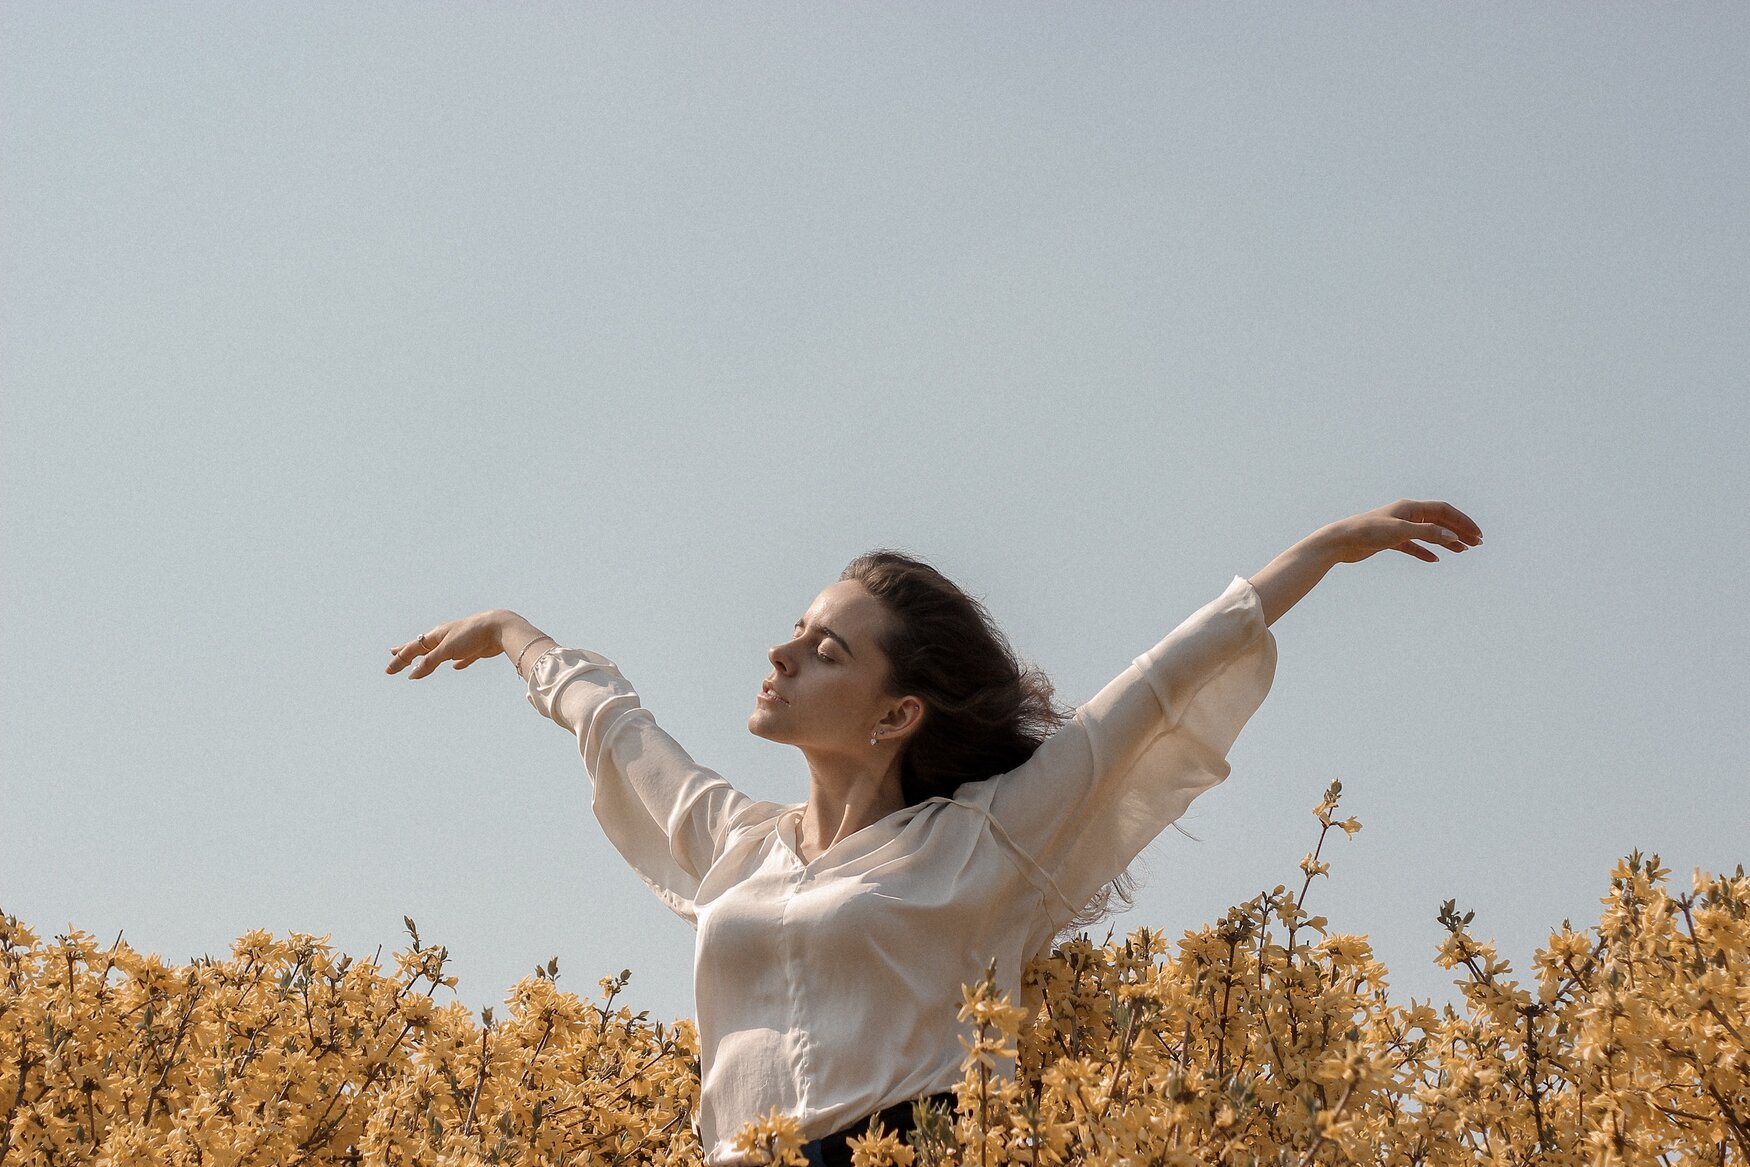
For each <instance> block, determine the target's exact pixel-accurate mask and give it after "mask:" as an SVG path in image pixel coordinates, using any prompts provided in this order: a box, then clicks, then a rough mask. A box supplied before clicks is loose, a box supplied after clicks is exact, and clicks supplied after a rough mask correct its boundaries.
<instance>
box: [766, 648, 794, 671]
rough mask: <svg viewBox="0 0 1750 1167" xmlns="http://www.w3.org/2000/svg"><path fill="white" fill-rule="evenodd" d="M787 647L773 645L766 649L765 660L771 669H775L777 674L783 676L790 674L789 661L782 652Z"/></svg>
mask: <svg viewBox="0 0 1750 1167" xmlns="http://www.w3.org/2000/svg"><path fill="white" fill-rule="evenodd" d="M788 647H789V645H787V644H774V645H772V647H770V648H768V649H766V659H767V660H769V661H771V662H772V667H773V668H775V669H777V670H778V672H779V673H781V674H784V675H788V674H789V672H790V661H789V658H788V657H787V656H786V655H785V653H784V650H785V649H786V648H788Z"/></svg>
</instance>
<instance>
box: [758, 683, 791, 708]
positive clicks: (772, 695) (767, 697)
mask: <svg viewBox="0 0 1750 1167" xmlns="http://www.w3.org/2000/svg"><path fill="white" fill-rule="evenodd" d="M760 699H761V700H762V701H775V702H777V703H778V704H780V705H788V704H790V703H789V702H788V701H786V700H784V698H782V697H780V696H778V692H777V690H775V689H773V688H772V685H771V682H770V681H768V682H766V683H765V684H763V685H761V686H760Z"/></svg>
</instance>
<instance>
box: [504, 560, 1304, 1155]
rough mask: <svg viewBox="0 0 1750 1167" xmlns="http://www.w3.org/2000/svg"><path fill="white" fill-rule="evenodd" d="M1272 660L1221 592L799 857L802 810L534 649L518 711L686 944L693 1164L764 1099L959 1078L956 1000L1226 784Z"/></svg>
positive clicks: (605, 668) (1256, 628)
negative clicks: (695, 1037)
mask: <svg viewBox="0 0 1750 1167" xmlns="http://www.w3.org/2000/svg"><path fill="white" fill-rule="evenodd" d="M1275 668H1276V642H1275V638H1274V637H1272V636H1271V634H1270V632H1269V629H1268V628H1267V627H1266V626H1265V623H1264V615H1263V609H1262V606H1261V602H1260V600H1259V598H1258V593H1257V592H1256V591H1255V590H1254V589H1253V588H1252V586H1251V584H1250V583H1249V582H1248V581H1246V580H1245V579H1241V578H1238V577H1236V578H1235V579H1234V581H1233V583H1232V584H1230V585H1229V586H1228V588H1227V590H1226V591H1225V592H1223V593H1222V594H1221V595H1220V596H1219V597H1218V598H1216V599H1215V600H1213V601H1211V602H1210V603H1209V604H1207V605H1205V606H1204V607H1203V608H1202V609H1200V610H1199V611H1198V612H1197V613H1196V614H1194V615H1193V616H1191V618H1190V619H1188V620H1186V621H1185V622H1184V623H1183V624H1181V625H1179V627H1178V628H1176V629H1174V630H1173V631H1172V632H1171V633H1170V634H1168V636H1167V637H1166V639H1164V640H1162V641H1161V642H1160V643H1159V644H1157V645H1156V646H1155V647H1154V648H1152V649H1150V650H1149V651H1148V652H1146V653H1144V654H1143V655H1142V656H1141V657H1138V658H1137V659H1136V661H1135V662H1134V663H1132V664H1131V666H1130V667H1129V668H1127V669H1125V670H1124V672H1123V673H1121V674H1120V675H1119V676H1118V677H1117V679H1115V680H1114V681H1112V682H1111V683H1110V684H1108V685H1107V686H1106V687H1105V688H1104V689H1102V690H1101V691H1100V692H1099V694H1098V695H1096V696H1095V697H1094V698H1093V699H1092V700H1090V701H1089V702H1088V703H1087V704H1085V705H1083V706H1081V707H1080V708H1079V709H1078V710H1076V712H1075V715H1074V717H1073V718H1072V719H1070V720H1069V721H1067V722H1065V723H1064V724H1063V725H1062V726H1061V727H1060V728H1059V729H1058V730H1057V732H1056V733H1054V734H1053V735H1052V736H1051V737H1050V738H1049V739H1047V740H1046V741H1045V743H1044V744H1043V745H1041V746H1040V747H1039V749H1038V750H1037V752H1035V753H1034V755H1033V756H1032V757H1031V758H1030V759H1029V760H1028V761H1026V762H1024V763H1023V764H1022V765H1020V766H1019V767H1017V768H1015V769H1014V770H1011V771H1009V772H1008V773H1006V774H999V775H996V776H995V777H992V778H987V779H984V780H982V781H978V782H968V783H966V784H965V785H963V786H961V787H960V788H959V789H958V790H956V791H955V792H954V796H953V797H952V798H944V797H938V798H930V799H926V800H925V801H924V802H921V803H919V804H917V805H915V806H908V807H905V808H904V809H901V810H897V811H894V812H893V813H892V814H890V815H888V816H887V817H886V818H883V819H881V820H880V821H878V822H875V823H872V824H870V825H869V826H866V827H864V828H862V829H861V830H859V831H856V832H855V833H853V834H851V835H848V836H846V837H844V838H842V839H839V840H838V841H837V842H835V843H834V844H833V845H832V846H831V847H829V848H827V849H826V851H825V852H824V853H822V854H821V855H819V856H817V857H816V858H815V859H814V860H813V861H812V862H808V863H804V862H803V861H802V859H801V858H800V855H799V847H798V831H799V829H800V823H801V818H802V808H803V804H801V803H796V804H790V805H780V804H778V803H773V802H757V801H755V800H753V799H751V798H749V797H748V796H746V795H745V794H742V793H741V792H740V791H738V790H736V789H735V788H734V787H733V786H731V785H730V784H729V783H728V782H726V781H724V780H723V779H722V778H721V777H719V776H718V775H717V774H716V773H714V772H712V771H711V770H708V769H706V768H705V767H703V766H701V765H699V764H698V763H697V762H695V761H693V759H692V758H691V757H689V756H688V755H687V753H686V752H685V751H684V750H682V749H681V747H680V746H679V745H677V744H676V743H675V741H674V739H672V738H670V737H669V736H668V734H666V733H664V732H663V731H662V729H661V728H659V727H658V726H657V724H656V721H655V719H654V718H652V717H651V715H650V713H649V711H648V710H646V709H644V708H643V707H642V706H641V705H640V704H639V702H638V695H637V694H636V693H635V692H633V690H632V687H631V686H630V685H629V684H627V682H626V679H625V678H624V677H622V676H621V675H620V672H619V669H618V668H617V666H615V665H614V663H613V662H612V661H610V660H608V659H607V658H606V657H603V656H600V655H598V654H596V653H593V652H588V651H585V650H581V649H552V650H549V651H548V652H547V653H546V654H545V655H543V656H542V657H541V659H540V660H538V661H537V662H536V663H535V665H534V668H533V669H532V670H531V671H530V676H529V701H530V702H531V703H532V704H533V705H534V706H535V708H536V709H538V710H540V711H541V713H542V714H543V715H545V716H547V717H550V718H552V719H553V720H554V721H556V722H558V723H559V724H560V725H562V726H564V727H565V728H566V729H568V730H570V731H571V732H572V733H574V734H575V735H576V736H577V741H578V745H579V747H580V749H581V751H582V753H583V762H584V765H585V766H586V767H587V768H588V771H589V774H590V778H591V781H592V784H593V786H594V791H595V796H594V800H593V803H592V805H593V807H594V809H595V814H596V817H597V819H599V820H600V821H601V824H602V827H603V829H604V830H605V831H606V832H607V836H608V838H609V839H610V840H611V841H612V842H613V844H614V846H615V847H616V848H618V850H619V852H620V854H621V855H623V856H625V858H626V861H627V862H628V863H630V864H631V865H632V867H633V868H634V869H635V870H636V871H637V872H638V874H639V875H640V876H642V877H643V879H644V881H645V882H646V883H648V884H649V885H650V887H651V889H652V890H653V891H654V892H655V893H656V894H657V896H658V897H659V898H660V899H661V900H662V901H663V902H664V903H665V904H667V905H668V906H669V907H670V908H671V909H673V910H674V912H675V913H676V914H677V915H679V916H680V917H681V918H682V919H684V920H686V921H687V922H688V923H689V924H691V925H693V926H694V927H695V928H696V929H697V930H698V933H699V936H698V942H697V946H696V948H695V950H694V952H695V955H694V978H693V980H694V984H693V989H694V995H695V998H696V1005H697V1021H698V1029H699V1040H700V1047H701V1072H702V1089H701V1095H700V1101H699V1112H698V1115H697V1118H696V1129H697V1131H698V1134H699V1139H700V1142H701V1144H702V1145H703V1146H704V1148H705V1153H706V1162H707V1163H708V1164H710V1165H711V1167H722V1165H727V1164H733V1163H736V1162H738V1159H737V1157H736V1155H735V1154H734V1152H732V1151H731V1150H730V1145H729V1144H730V1140H731V1139H732V1138H733V1137H734V1135H735V1132H736V1131H737V1130H738V1129H740V1127H741V1126H742V1125H743V1124H744V1123H746V1122H748V1121H750V1120H752V1119H754V1118H757V1117H760V1116H762V1115H764V1114H765V1113H766V1112H767V1111H768V1110H769V1109H770V1108H772V1107H774V1106H776V1107H777V1108H778V1109H779V1110H780V1111H781V1112H782V1113H786V1114H791V1115H794V1116H795V1117H796V1118H797V1120H798V1122H799V1124H800V1126H801V1129H802V1132H803V1136H804V1137H805V1138H809V1139H814V1138H819V1137H820V1136H822V1135H825V1134H829V1133H831V1132H832V1131H835V1130H838V1129H840V1128H841V1127H844V1126H847V1125H849V1124H850V1123H852V1122H855V1121H856V1120H857V1119H859V1118H862V1117H863V1116H864V1115H867V1114H870V1113H873V1112H874V1111H877V1110H880V1109H881V1108H883V1107H885V1106H888V1105H891V1104H892V1103H895V1102H900V1101H903V1100H906V1099H909V1098H914V1097H916V1096H917V1095H920V1094H927V1093H934V1092H936V1091H939V1090H946V1089H948V1088H949V1087H950V1086H951V1085H952V1084H953V1083H955V1082H956V1081H958V1080H959V1079H960V1076H961V1070H960V1065H961V1059H962V1057H963V1056H964V1054H965V1049H964V1047H963V1046H962V1045H961V1043H960V1040H959V1039H960V1038H961V1037H962V1036H963V1035H965V1034H966V1028H965V1027H963V1026H962V1025H961V1023H960V1022H959V1021H958V1019H957V1013H958V1011H959V1008H960V1006H961V1004H962V1000H963V998H962V996H961V992H960V986H961V985H962V984H966V983H971V982H974V981H977V980H979V979H980V978H982V977H983V975H984V971H985V966H986V965H987V964H988V963H989V961H990V960H991V958H992V957H995V958H996V961H997V975H998V984H999V986H1000V987H1001V988H1002V989H1003V990H1005V991H1007V992H1009V993H1010V994H1011V995H1012V996H1013V997H1014V998H1015V999H1019V998H1020V997H1021V993H1020V981H1021V968H1022V965H1023V964H1024V963H1025V962H1026V961H1027V960H1028V959H1030V958H1032V957H1033V956H1035V955H1038V954H1042V953H1044V952H1045V951H1047V950H1048V947H1049V945H1050V944H1051V941H1052V939H1053V938H1054V937H1055V936H1056V935H1057V933H1058V932H1059V931H1060V930H1062V929H1063V928H1064V926H1065V925H1067V924H1068V922H1069V921H1070V919H1071V918H1072V917H1073V916H1074V915H1075V914H1076V913H1077V912H1078V911H1079V910H1080V909H1081V908H1082V906H1083V905H1085V904H1086V903H1088V901H1089V900H1090V899H1092V898H1093V896H1094V895H1095V894H1096V893H1097V892H1098V891H1099V890H1100V888H1101V887H1103V886H1104V885H1105V884H1107V883H1109V882H1110V881H1111V880H1113V879H1114V878H1116V877H1117V876H1118V875H1119V874H1120V873H1122V872H1123V871H1124V870H1125V868H1126V867H1128V866H1129V864H1130V862H1131V860H1132V859H1134V858H1135V857H1136V855H1137V854H1138V852H1140V851H1141V850H1142V848H1143V847H1144V846H1146V845H1147V844H1148V843H1149V841H1150V840H1152V839H1153V838H1154V837H1155V836H1156V835H1158V834H1159V833H1160V832H1161V831H1162V830H1164V829H1165V828H1166V827H1167V825H1168V824H1169V823H1171V822H1172V821H1173V820H1174V819H1176V818H1178V817H1179V815H1180V814H1182V813H1183V812H1184V810H1185V808H1186V807H1187V806H1188V805H1189V804H1190V802H1191V800H1192V799H1193V798H1195V797H1196V796H1197V795H1198V794H1200V793H1202V792H1203V791H1205V790H1207V789H1209V788H1210V787H1212V786H1214V785H1215V784H1216V783H1218V782H1220V781H1221V780H1222V779H1223V778H1225V777H1227V774H1228V765H1227V761H1226V754H1227V751H1228V748H1229V747H1230V746H1231V745H1232V743H1233V741H1234V739H1235V737H1237V736H1238V735H1239V732H1240V728H1241V727H1242V726H1243V725H1245V723H1246V721H1247V719H1248V718H1250V717H1251V715H1252V713H1253V712H1254V711H1255V710H1256V709H1257V708H1258V705H1259V704H1260V703H1261V702H1262V701H1263V700H1264V695H1265V694H1266V693H1267V692H1269V689H1270V682H1271V679H1272V677H1273V675H1274V673H1275ZM1029 1004H1033V1005H1036V1004H1037V1002H1036V1001H1034V1002H1029ZM1006 1072H1012V1064H1011V1066H1010V1068H1009V1069H1008V1070H1007V1071H1006Z"/></svg>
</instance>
